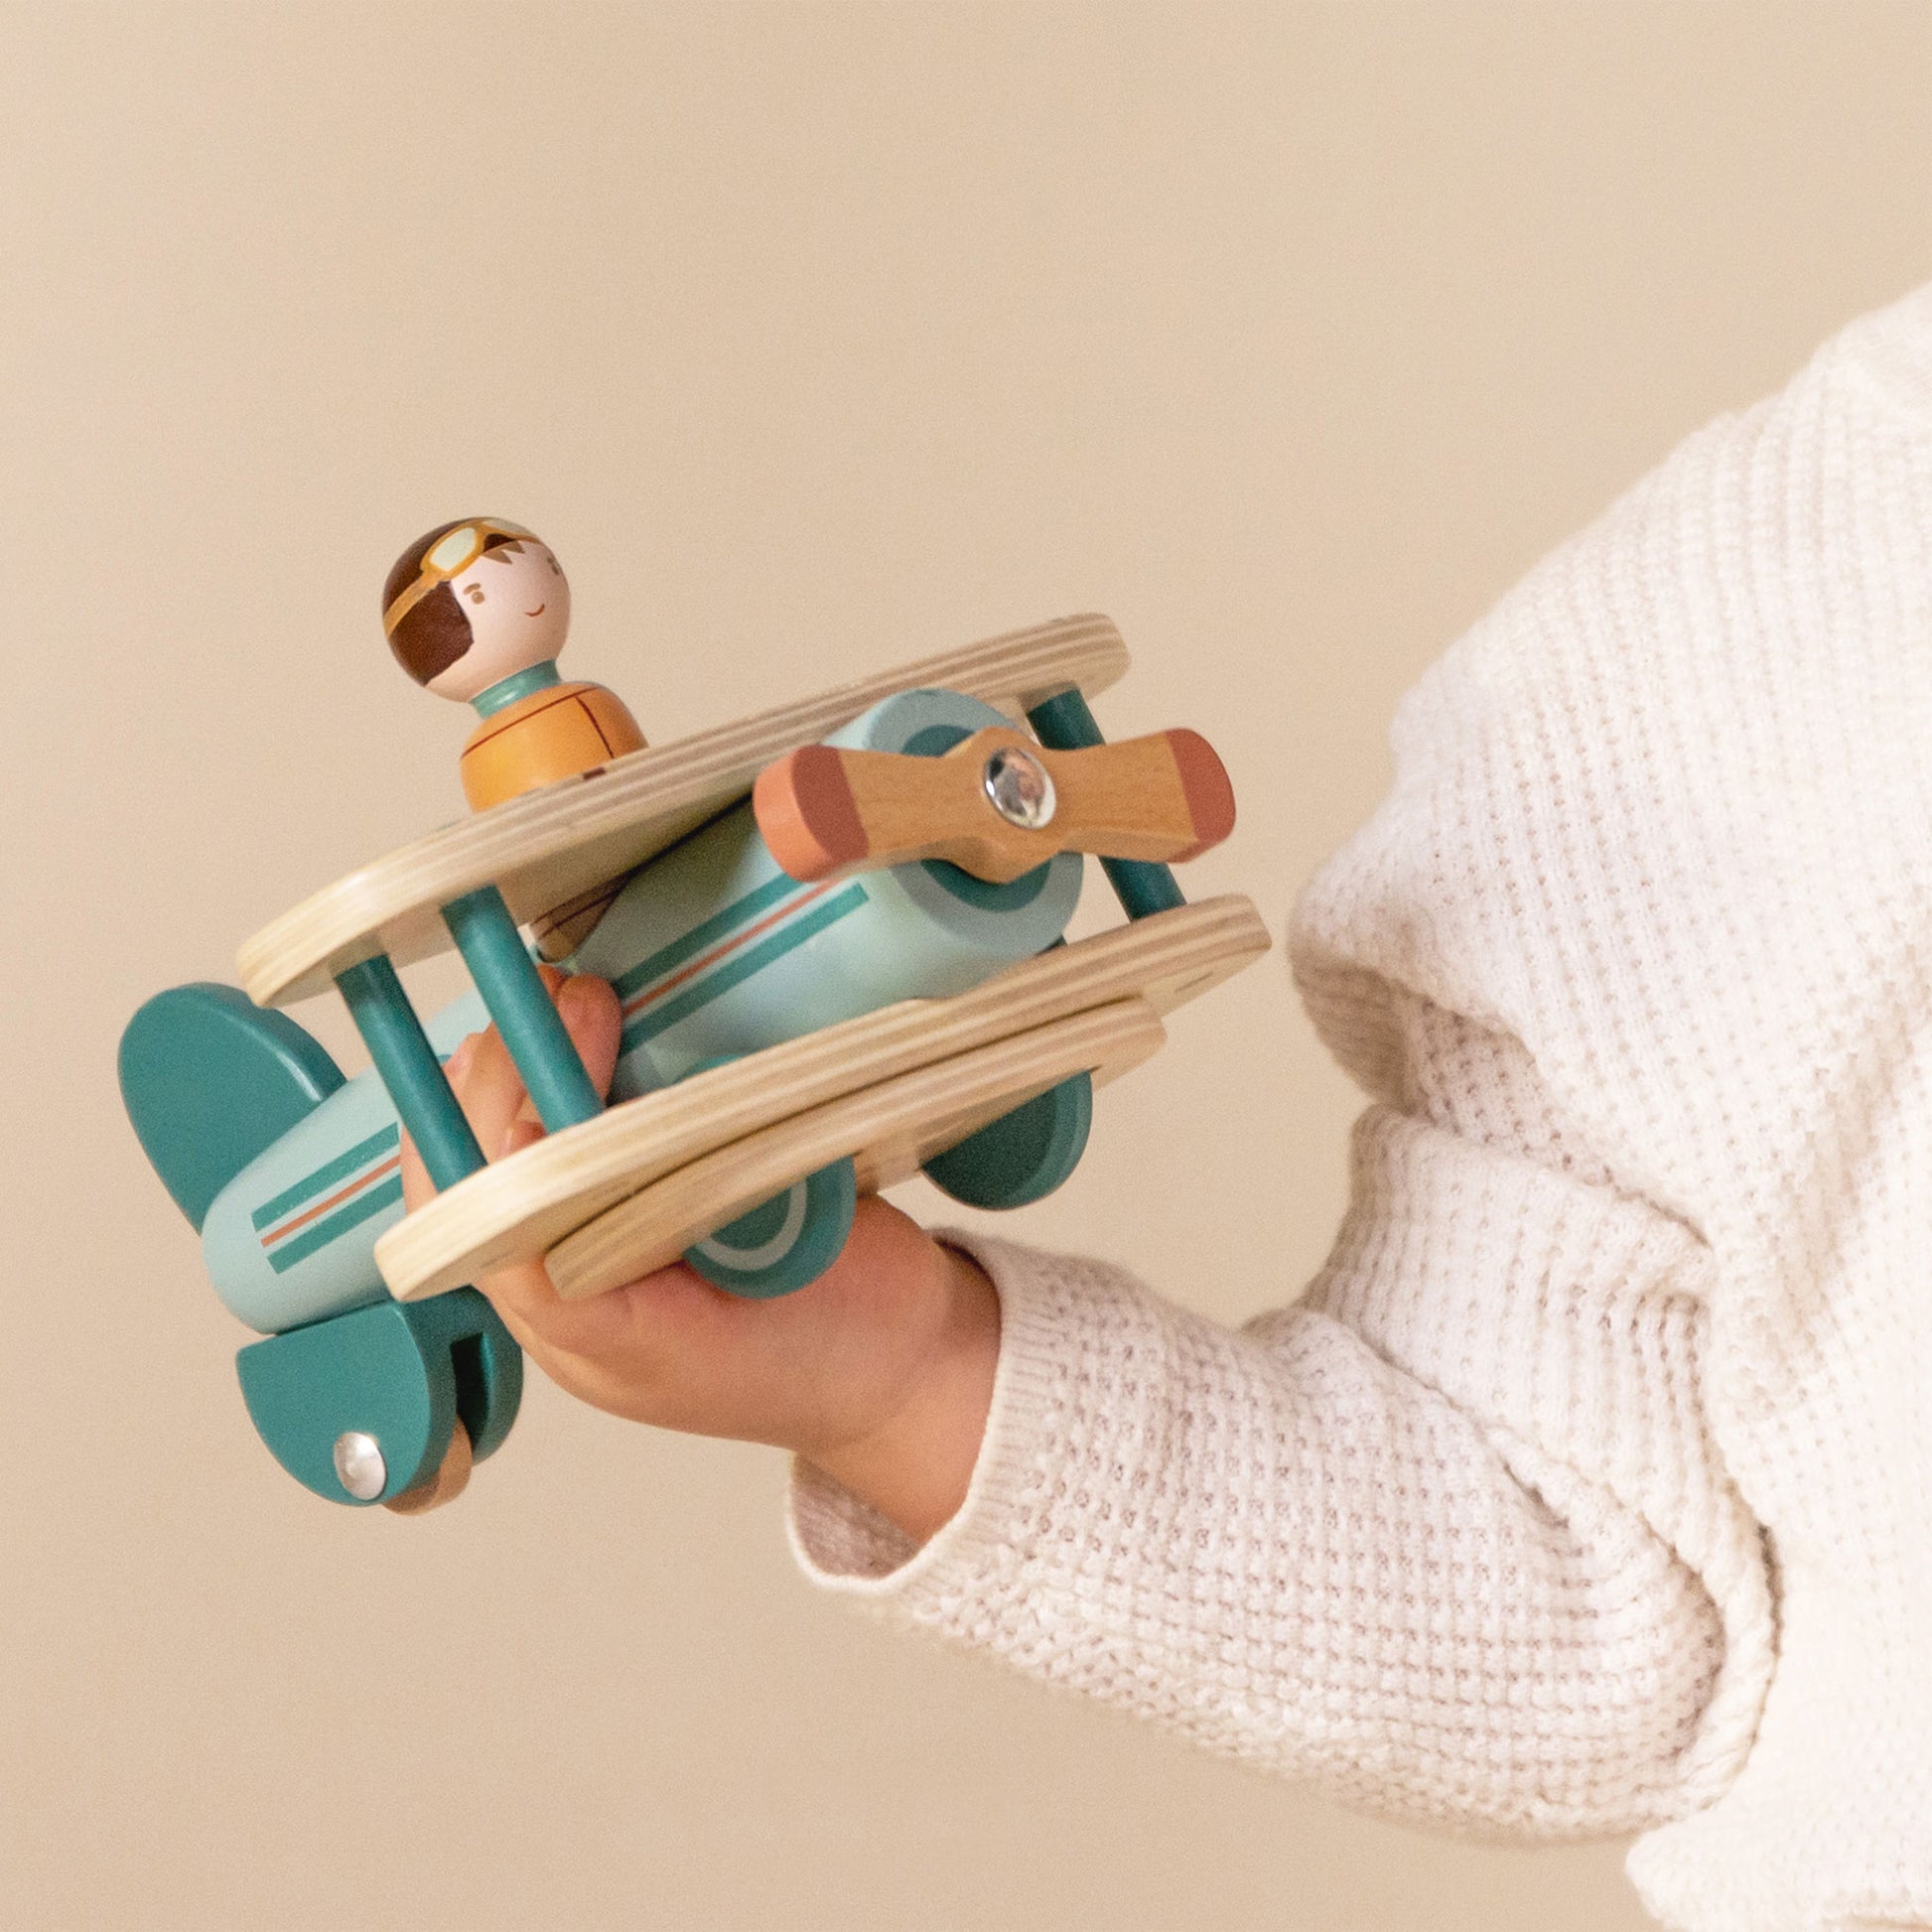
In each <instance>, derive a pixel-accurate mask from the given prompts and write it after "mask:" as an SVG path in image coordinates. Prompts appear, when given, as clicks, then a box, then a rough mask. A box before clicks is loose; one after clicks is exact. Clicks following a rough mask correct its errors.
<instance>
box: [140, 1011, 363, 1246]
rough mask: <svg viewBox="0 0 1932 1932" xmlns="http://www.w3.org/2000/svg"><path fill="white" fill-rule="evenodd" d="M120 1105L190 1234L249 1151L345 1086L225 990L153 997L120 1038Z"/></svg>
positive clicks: (326, 1065)
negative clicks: (185, 1220) (192, 1227)
mask: <svg viewBox="0 0 1932 1932" xmlns="http://www.w3.org/2000/svg"><path fill="white" fill-rule="evenodd" d="M120 1070H121V1104H122V1105H123V1106H124V1107H126V1109H127V1117H128V1119H129V1120H130V1121H132V1122H133V1123H134V1131H135V1133H136V1134H137V1135H138V1136H139V1137H140V1141H141V1149H142V1152H143V1153H145V1154H146V1155H147V1157H148V1160H149V1162H150V1163H151V1164H152V1166H153V1168H154V1171H155V1173H158V1174H159V1175H160V1176H161V1180H162V1184H163V1185H164V1186H165V1187H166V1188H167V1189H168V1191H169V1193H170V1194H172V1195H173V1196H174V1201H175V1205H176V1206H177V1207H179V1208H180V1209H181V1211H182V1212H183V1213H184V1214H186V1215H187V1216H188V1218H189V1220H190V1222H191V1223H193V1225H194V1227H195V1229H196V1231H197V1233H199V1232H200V1231H201V1226H202V1222H203V1221H204V1220H205V1219H206V1218H207V1211H208V1208H209V1207H210V1206H212V1205H213V1202H214V1197H215V1195H216V1194H218V1193H219V1192H220V1191H221V1189H222V1188H223V1187H225V1186H226V1185H227V1184H228V1182H229V1180H231V1179H232V1178H233V1177H234V1175H236V1174H237V1173H240V1172H241V1170H242V1169H243V1168H245V1167H246V1166H247V1165H248V1163H249V1162H250V1161H252V1160H253V1159H254V1158H255V1156H256V1155H258V1154H259V1153H261V1151H262V1150H263V1149H264V1148H266V1147H268V1146H270V1145H271V1144H272V1143H274V1142H276V1141H278V1140H280V1139H281V1137H282V1136H283V1135H284V1134H286V1133H287V1132H288V1130H289V1129H290V1128H291V1127H293V1126H294V1125H295V1124H296V1122H297V1121H299V1120H301V1119H302V1118H303V1117H304V1116H305V1115H307V1114H309V1113H311V1112H313V1111H314V1109H315V1108H317V1107H318V1106H320V1105H321V1104H322V1102H323V1101H325V1100H327V1099H328V1098H329V1096H330V1095H331V1094H332V1093H334V1092H335V1091H336V1089H337V1088H338V1087H340V1086H341V1085H342V1084H343V1075H342V1070H341V1068H339V1067H338V1066H337V1064H336V1062H335V1061H334V1060H333V1059H331V1058H330V1056H329V1053H328V1050H327V1049H326V1048H325V1047H324V1046H323V1044H322V1042H321V1041H320V1040H318V1039H315V1038H313V1037H311V1035H308V1034H306V1033H305V1032H303V1030H302V1029H301V1028H300V1027H298V1026H297V1025H296V1024H295V1022H294V1021H293V1020H291V1019H289V1018H288V1016H287V1015H286V1014H281V1013H271V1012H268V1011H266V1010H264V1009H263V1008H261V1007H258V1006H256V1005H254V1004H253V1002H252V1001H250V1000H249V999H248V997H247V996H246V995H245V994H243V993H241V992H240V991H238V990H237V989H236V988H234V987H232V986H217V985H215V984H213V983H212V982H211V981H207V980H202V981H198V982H197V983H196V984H195V985H193V986H176V987H171V988H170V989H169V990H168V991H167V992H166V993H157V994H156V995H155V996H154V998H153V999H152V1000H150V1001H148V1003H147V1004H146V1005H145V1006H144V1007H142V1008H141V1010H140V1011H139V1012H138V1013H137V1014H136V1015H135V1016H134V1018H133V1019H132V1020H130V1021H129V1022H128V1023H127V1031H126V1032H125V1033H123V1034H122V1035H121V1053H120Z"/></svg>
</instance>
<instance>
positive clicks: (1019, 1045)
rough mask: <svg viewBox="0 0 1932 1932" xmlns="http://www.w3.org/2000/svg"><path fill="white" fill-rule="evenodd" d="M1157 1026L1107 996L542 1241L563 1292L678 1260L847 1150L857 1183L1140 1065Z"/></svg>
mask: <svg viewBox="0 0 1932 1932" xmlns="http://www.w3.org/2000/svg"><path fill="white" fill-rule="evenodd" d="M1165 1038H1166V1033H1165V1031H1164V1029H1163V1027H1162V1025H1161V1019H1160V1016H1159V1015H1158V1014H1157V1013H1156V1012H1155V1011H1154V1009H1153V1008H1152V1007H1151V1006H1150V1005H1149V1004H1148V1003H1147V1002H1146V1001H1145V1000H1141V999H1126V1000H1116V1001H1113V1002H1111V1003H1110V1004H1108V1005H1106V1006H1101V1007H1094V1008H1090V1009H1088V1010H1087V1011H1085V1012H1082V1013H1076V1014H1072V1015H1069V1016H1068V1017H1066V1018H1065V1019H1061V1020H1056V1021H1052V1022H1049V1023H1048V1024H1047V1025H1046V1026H1043V1027H1035V1028H1034V1029H1032V1030H1031V1031H1029V1032H1026V1033H1021V1034H1014V1035H1009V1036H1008V1037H1006V1038H1004V1039H996V1040H993V1041H991V1042H989V1043H988V1044H986V1045H984V1046H978V1047H975V1048H973V1049H972V1050H971V1051H969V1052H965V1053H956V1054H953V1055H951V1056H949V1057H948V1058H946V1059H942V1060H935V1061H932V1062H931V1063H929V1064H928V1065H925V1066H921V1067H917V1068H914V1069H913V1070H912V1071H911V1072H908V1073H902V1074H899V1075H898V1076H897V1078H894V1079H891V1080H883V1081H881V1082H880V1083H879V1084H877V1085H876V1086H870V1087H863V1088H861V1089H860V1090H859V1091H858V1092H857V1093H849V1094H846V1095H844V1096H842V1097H841V1098H840V1099H837V1100H831V1101H827V1102H826V1103H825V1104H824V1105H823V1106H820V1107H813V1108H811V1109H809V1110H807V1111H806V1112H804V1113H800V1114H794V1115H791V1116H790V1117H788V1118H787V1119H784V1120H780V1121H774V1122H773V1123H771V1124H770V1125H769V1126H767V1127H764V1128H761V1129H760V1130H759V1132H758V1133H756V1134H748V1135H746V1136H745V1137H744V1138H743V1139H742V1140H737V1141H733V1142H731V1143H729V1144H728V1145H726V1146H724V1147H720V1148H716V1149H714V1150H713V1151H712V1152H711V1153H710V1154H707V1155H704V1156H702V1157H701V1158H700V1159H698V1160H696V1161H693V1162H690V1163H688V1164H687V1165H686V1166H684V1167H681V1168H678V1169H675V1170H673V1171H672V1172H671V1173H668V1174H666V1175H664V1176H663V1177H662V1178H661V1179H659V1180H656V1181H654V1182H652V1184H651V1185H650V1186H648V1187H645V1188H642V1189H640V1190H639V1191H638V1192H636V1193H634V1194H631V1195H629V1196H627V1197H626V1198H625V1199H623V1200H621V1201H620V1202H619V1203H618V1204H617V1205H616V1206H615V1207H612V1208H610V1209H607V1210H606V1212H605V1213H603V1214H601V1215H600V1216H599V1217H598V1218H597V1219H596V1220H594V1221H591V1222H590V1223H588V1224H587V1225H586V1226H584V1227H582V1228H579V1229H578V1230H577V1232H576V1233H575V1234H572V1235H569V1236H567V1237H566V1238H565V1239H564V1240H563V1241H562V1242H560V1243H559V1244H558V1245H557V1246H556V1247H555V1248H553V1249H552V1250H551V1251H550V1256H549V1268H550V1279H551V1283H552V1285H553V1286H554V1287H555V1288H556V1291H557V1293H558V1294H559V1295H560V1296H561V1297H562V1298H563V1299H564V1300H565V1301H567V1302H571V1301H581V1300H582V1299H583V1298H584V1297H586V1296H590V1295H597V1294H601V1293H603V1292H604V1291H605V1290H607V1289H612V1288H617V1287H619V1286H621V1284H622V1283H624V1282H627V1281H631V1280H634V1279H635V1278H636V1277H637V1276H638V1275H641V1274H647V1273H649V1272H650V1271H651V1270H652V1269H654V1268H662V1267H664V1266H665V1265H666V1264H667V1263H669V1262H672V1261H675V1260H676V1259H677V1258H678V1256H679V1255H681V1254H682V1253H683V1252H684V1250H685V1249H686V1248H687V1247H689V1246H690V1244H691V1243H692V1242H693V1241H696V1240H701V1239H702V1238H703V1237H704V1236H705V1235H706V1234H707V1233H709V1232H710V1231H711V1230H712V1229H713V1228H716V1227H719V1226H721V1225H723V1224H724V1223H725V1222H727V1221H729V1220H731V1219H732V1218H733V1217H734V1216H736V1215H738V1214H741V1213H743V1212H745V1210H746V1209H748V1208H751V1207H755V1206H756V1205H757V1204H758V1203H759V1201H761V1200H765V1199H768V1198H769V1197H770V1195H772V1194H773V1193H775V1192H776V1191H777V1190H778V1189H779V1188H781V1187H787V1186H789V1185H790V1184H791V1183H792V1182H793V1181H794V1180H798V1179H801V1178H802V1177H803V1176H804V1175H806V1174H808V1173H813V1172H815V1171H816V1170H817V1169H819V1168H821V1167H824V1166H825V1165H826V1164H827V1163H828V1162H830V1161H836V1160H838V1159H840V1158H841V1157H842V1156H844V1155H847V1154H850V1155H851V1156H852V1157H853V1158H854V1160H855V1162H856V1164H857V1166H858V1171H859V1185H860V1187H861V1188H862V1189H864V1190H866V1191H873V1190H876V1189H878V1188H881V1187H889V1186H891V1185H892V1184H893V1183H894V1182H895V1181H897V1180H904V1179H907V1178H909V1177H910V1176H911V1175H912V1174H913V1173H917V1172H918V1167H919V1163H920V1162H921V1161H923V1160H925V1159H926V1158H928V1157H929V1156H930V1155H933V1154H936V1153H937V1152H938V1151H939V1150H940V1149H941V1148H943V1147H948V1146H950V1145H951V1144H952V1143H953V1142H954V1141H956V1140H958V1139H960V1138H961V1137H962V1136H964V1135H966V1134H969V1133H971V1132H972V1131H973V1130H974V1129H975V1128H977V1127H980V1126H984V1125H985V1124H986V1123H987V1122H988V1121H990V1120H994V1119H997V1118H998V1117H999V1116H1000V1115H1001V1114H1003V1113H1006V1112H1007V1111H1008V1110H1009V1109H1011V1108H1013V1107H1017V1106H1020V1105H1022V1104H1024V1103H1025V1102H1026V1101H1028V1100H1030V1099H1032V1098H1033V1097H1034V1095H1035V1094H1038V1093H1043V1092H1044V1091H1045V1090H1046V1089H1047V1088H1048V1087H1050V1086H1052V1085H1053V1084H1055V1082H1057V1081H1060V1080H1063V1079H1065V1078H1067V1077H1068V1075H1070V1074H1073V1073H1077V1072H1079V1071H1081V1070H1082V1069H1083V1068H1092V1069H1093V1073H1094V1081H1095V1084H1096V1085H1099V1084H1102V1083H1103V1082H1104V1081H1106V1080H1107V1079H1110V1078H1113V1077H1115V1076H1117V1075H1118V1074H1121V1073H1125V1072H1127V1071H1129V1070H1130V1069H1131V1068H1133V1067H1135V1066H1138V1065H1139V1064H1140V1063H1141V1061H1143V1060H1145V1059H1147V1058H1148V1057H1149V1056H1150V1055H1151V1054H1153V1053H1154V1052H1156V1051H1157V1050H1158V1049H1159V1048H1160V1046H1161V1043H1162V1041H1163V1040H1164V1039H1165Z"/></svg>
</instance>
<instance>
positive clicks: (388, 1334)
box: [235, 1288, 523, 1506]
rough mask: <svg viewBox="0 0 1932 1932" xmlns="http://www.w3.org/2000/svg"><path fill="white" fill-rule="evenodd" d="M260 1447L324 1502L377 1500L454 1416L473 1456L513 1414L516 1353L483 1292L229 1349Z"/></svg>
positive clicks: (435, 1452)
mask: <svg viewBox="0 0 1932 1932" xmlns="http://www.w3.org/2000/svg"><path fill="white" fill-rule="evenodd" d="M235 1371H236V1373H237V1375H239V1377H240V1379H241V1394H242V1399H243V1401H245V1402H246V1403H247V1405H248V1415H249V1419H250V1420H251V1421H252V1422H253V1423H254V1425H255V1432H256V1434H257V1435H259V1436H260V1437H261V1439H262V1441H263V1443H265V1444H266V1445H267V1447H268V1449H269V1452H270V1453H271V1454H272V1455H273V1456H274V1457H275V1459H276V1461H278V1462H279V1463H280V1464H281V1465H282V1467H283V1468H284V1469H286V1470H287V1471H288V1472H289V1474H290V1475H292V1476H293V1477H294V1478H295V1479H296V1481H297V1482H299V1483H301V1484H302V1485H303V1486H304V1487H305V1488H308V1489H312V1490H314V1491H315V1493H316V1494H317V1495H318V1496H322V1497H324V1498H326V1499H327V1500H328V1501H330V1502H333V1503H348V1504H354V1505H359V1506H366V1505H368V1504H370V1503H386V1502H389V1501H391V1500H392V1499H393V1498H395V1497H397V1496H399V1495H401V1494H402V1493H403V1491H404V1490H406V1489H410V1488H413V1487H414V1486H415V1484H416V1483H417V1482H418V1481H420V1480H421V1479H422V1478H423V1477H425V1476H428V1475H431V1474H433V1473H434V1472H435V1471H436V1470H437V1469H438V1468H439V1467H440V1466H441V1464H442V1461H443V1456H444V1452H445V1451H446V1450H447V1449H449V1447H450V1438H451V1433H452V1431H453V1430H454V1429H455V1428H456V1426H457V1423H458V1422H459V1421H461V1422H462V1425H463V1428H464V1430H465V1432H466V1433H467V1434H468V1436H469V1438H470V1444H471V1453H472V1455H473V1456H474V1457H475V1459H476V1460H478V1461H482V1460H483V1457H484V1456H486V1455H488V1454H489V1453H490V1452H491V1451H492V1450H493V1449H496V1448H498V1447H499V1446H500V1445H501V1443H502V1441H503V1438H504V1437H505V1436H507V1435H508V1434H509V1431H510V1425H511V1424H512V1423H513V1422H514V1421H515V1420H516V1411H517V1405H518V1404H519V1402H520V1401H521V1399H522V1395H523V1351H522V1350H521V1349H520V1348H518V1347H517V1345H516V1343H515V1341H514V1340H513V1339H512V1338H511V1336H510V1332H509V1330H508V1329H507V1328H505V1327H504V1326H503V1323H502V1321H501V1319H500V1317H499V1316H498V1315H497V1313H496V1311H495V1310H494V1309H492V1308H491V1307H490V1306H489V1304H488V1303H487V1302H485V1301H484V1300H483V1297H482V1296H481V1295H479V1294H478V1293H477V1291H476V1290H475V1289H473V1288H460V1289H457V1290H455V1291H454V1292H453V1293H451V1294H448V1295H438V1296H435V1297H433V1298H432V1299H431V1300H429V1301H427V1302H378V1303H375V1304H374V1305H373V1306H371V1307H368V1308H362V1309H355V1310H352V1311H350V1312H349V1313H347V1314H339V1315H336V1316H333V1317H332V1318H331V1319H329V1320H327V1321H317V1322H313V1323H311V1324H310V1325H309V1326H308V1327H306V1328H292V1329H290V1330H289V1332H288V1333H287V1334H282V1335H270V1336H269V1337H268V1339H267V1340H266V1341H258V1342H254V1343H251V1344H250V1345H249V1346H248V1347H246V1348H244V1349H243V1350H242V1351H241V1353H240V1354H239V1355H237V1356H236V1357H235Z"/></svg>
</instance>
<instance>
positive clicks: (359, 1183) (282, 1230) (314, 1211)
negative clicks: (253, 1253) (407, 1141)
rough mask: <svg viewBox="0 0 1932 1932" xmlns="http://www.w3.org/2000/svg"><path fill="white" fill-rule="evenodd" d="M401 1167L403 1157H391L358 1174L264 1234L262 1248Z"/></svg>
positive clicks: (291, 1232)
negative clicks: (271, 1231) (391, 1170)
mask: <svg viewBox="0 0 1932 1932" xmlns="http://www.w3.org/2000/svg"><path fill="white" fill-rule="evenodd" d="M401 1166H402V1156H401V1155H400V1154H392V1155H390V1157H389V1158H388V1160H386V1161H385V1162H383V1163H382V1165H381V1166H380V1167H377V1168H370V1169H368V1170H367V1172H365V1173H359V1174H357V1175H356V1176H355V1178H354V1179H353V1180H351V1181H350V1182H349V1183H348V1185H347V1186H346V1187H345V1188H343V1189H342V1190H341V1191H340V1192H339V1193H334V1194H331V1195H330V1196H329V1198H328V1199H327V1200H325V1201H318V1202H317V1203H316V1204H315V1206H314V1207H311V1208H309V1209H308V1210H307V1211H306V1212H304V1213H301V1214H298V1215H297V1216H296V1217H295V1219H294V1220H292V1221H284V1222H283V1223H282V1225H281V1226H280V1227H278V1228H277V1229H276V1230H275V1231H274V1232H273V1233H272V1234H264V1235H263V1236H262V1238H261V1239H262V1246H263V1247H264V1248H272V1247H273V1246H274V1245H275V1243H276V1242H278V1241H280V1240H281V1239H282V1237H283V1236H284V1235H289V1234H293V1233H294V1232H295V1231H296V1229H297V1228H300V1227H307V1226H308V1224H309V1223H310V1222H311V1221H313V1220H314V1219H315V1218H316V1216H317V1215H318V1214H327V1213H328V1212H329V1210H330V1209H331V1208H332V1207H334V1206H335V1205H336V1204H337V1203H338V1202H339V1201H345V1200H347V1198H348V1197H349V1195H350V1194H357V1193H360V1192H361V1191H362V1189H363V1188H364V1187H366V1186H367V1185H368V1184H369V1182H370V1181H371V1180H380V1179H381V1178H382V1176H383V1175H384V1174H385V1173H388V1172H389V1171H390V1169H392V1168H399V1167H401Z"/></svg>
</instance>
